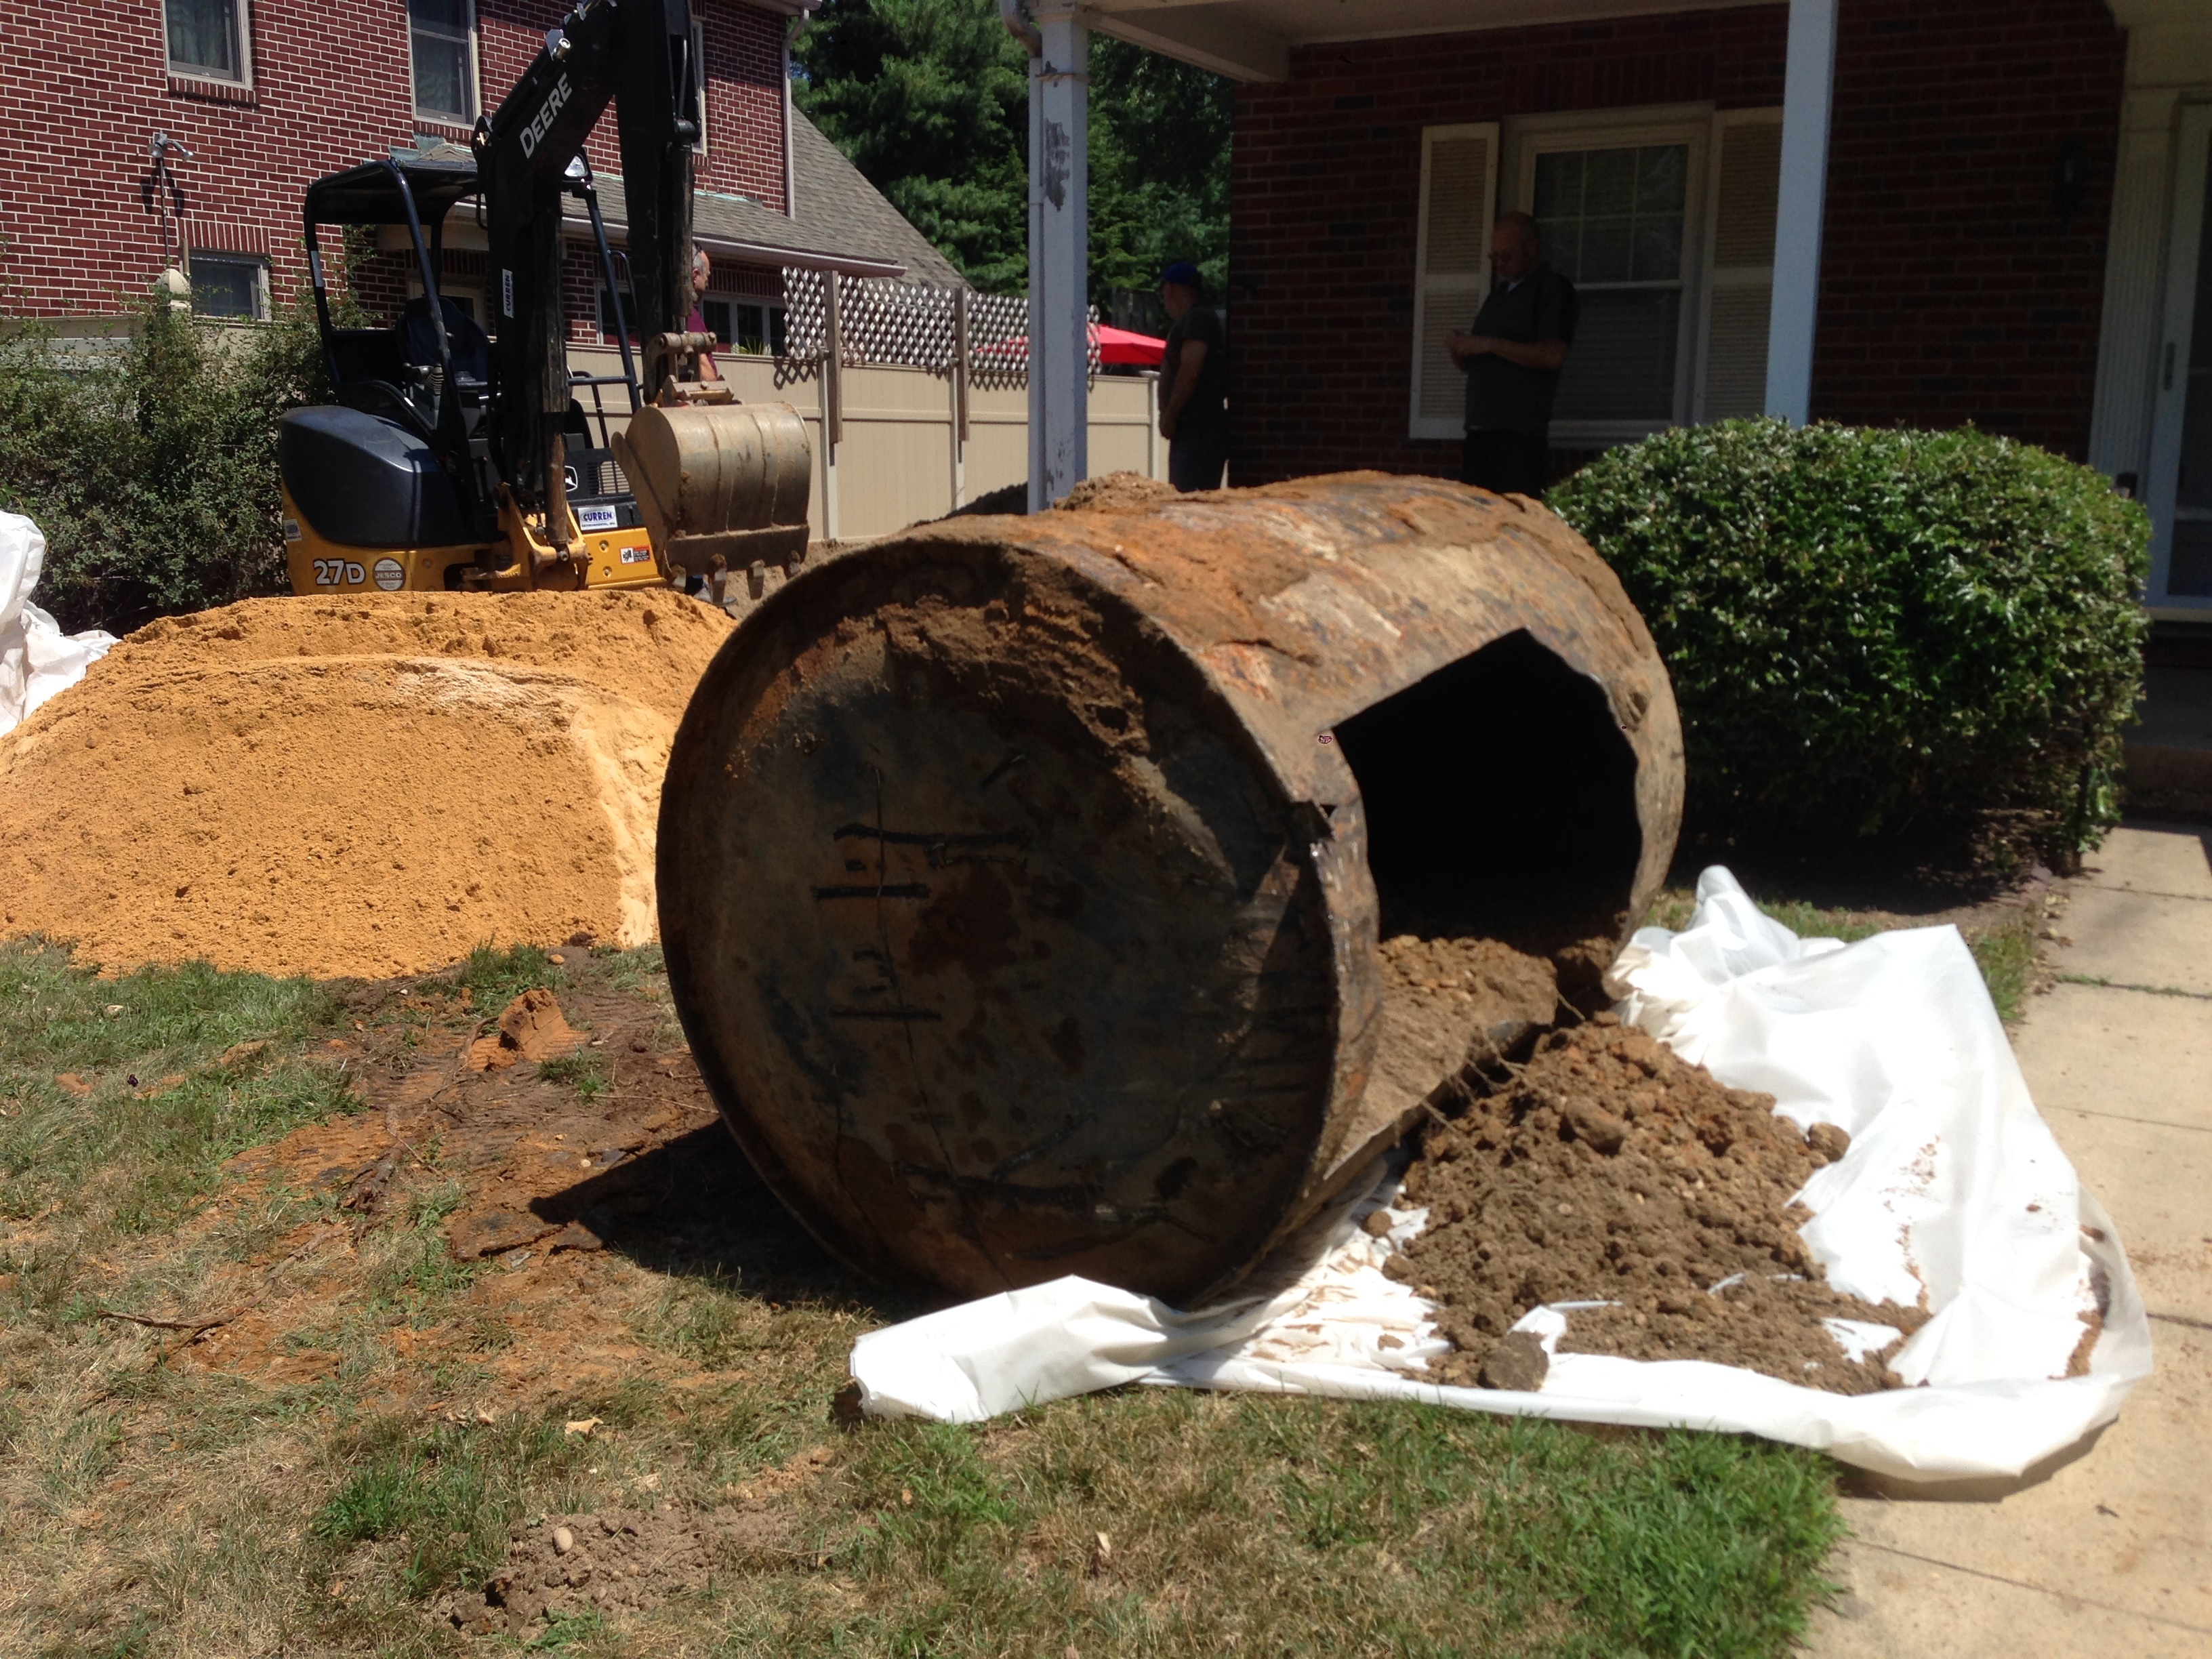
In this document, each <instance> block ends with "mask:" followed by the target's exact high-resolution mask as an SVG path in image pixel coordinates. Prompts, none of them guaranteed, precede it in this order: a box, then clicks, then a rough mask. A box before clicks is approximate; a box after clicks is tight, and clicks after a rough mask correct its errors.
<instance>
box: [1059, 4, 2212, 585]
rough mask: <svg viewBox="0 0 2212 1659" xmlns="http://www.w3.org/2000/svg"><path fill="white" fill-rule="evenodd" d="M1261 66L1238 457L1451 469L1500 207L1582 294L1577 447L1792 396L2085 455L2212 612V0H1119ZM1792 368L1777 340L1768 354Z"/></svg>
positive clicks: (1144, 41)
mask: <svg viewBox="0 0 2212 1659" xmlns="http://www.w3.org/2000/svg"><path fill="white" fill-rule="evenodd" d="M1086 10H1087V12H1088V14H1089V21H1090V22H1091V27H1095V28H1097V29H1100V30H1102V31H1105V32H1108V33H1113V34H1115V35H1119V36H1121V37H1123V38H1126V39H1128V40H1134V41H1136V42H1138V43H1139V44H1141V45H1146V46H1152V47H1153V48H1155V49H1157V50H1160V51H1164V52H1169V53H1170V54H1171V55H1174V56H1176V57H1179V58H1185V59H1186V60H1188V61H1191V62H1195V63H1200V64H1206V66H1208V67H1211V68H1212V69H1215V70H1218V71H1220V72H1223V73H1225V74H1228V75H1230V76H1233V77H1235V78H1236V79H1237V80H1238V81H1239V82H1242V84H1241V85H1240V87H1239V88H1238V91H1237V106H1236V110H1237V114H1236V129H1235V152H1234V162H1233V167H1234V172H1233V179H1232V196H1231V200H1232V208H1231V213H1232V217H1231V238H1232V240H1231V293H1230V295H1228V301H1229V307H1230V316H1231V326H1232V333H1231V361H1232V364H1233V371H1232V373H1233V392H1232V397H1233V403H1234V409H1233V412H1232V420H1233V422H1234V423H1235V436H1234V441H1235V450H1234V453H1233V457H1232V460H1231V476H1232V477H1237V478H1238V479H1240V480H1243V481H1246V482H1258V481H1260V480H1261V479H1265V478H1273V477H1287V476H1294V475H1297V474H1301V473H1310V472H1316V471H1334V470H1336V469H1340V468H1343V467H1348V466H1379V467H1387V468H1393V469H1399V470H1406V471H1426V472H1449V471H1453V470H1455V467H1456V465H1457V440H1458V436H1459V432H1460V428H1461V424H1462V403H1461V399H1462V386H1463V382H1462V379H1461V377H1460V376H1459V375H1458V374H1456V373H1455V372H1454V371H1453V369H1452V368H1451V366H1450V363H1449V358H1448V356H1446V355H1445V354H1444V353H1443V347H1442V342H1443V335H1444V333H1445V332H1447V331H1449V330H1450V329H1453V328H1463V327H1466V326H1467V325H1468V323H1469V321H1470V320H1471V319H1472V317H1473V314H1474V310H1475V308H1476V307H1478V306H1479V304H1480V300H1481V296H1482V295H1483V293H1484V292H1485V291H1486V286H1487V276H1486V253H1487V248H1486V227H1487V226H1488V224H1489V222H1490V221H1491V219H1492V217H1493V216H1494V215H1495V214H1496V213H1497V212H1498V211H1500V210H1504V209H1508V208H1522V209H1527V210H1532V211H1534V214H1535V215H1536V216H1537V218H1538V221H1539V222H1540V225H1541V228H1542V230H1543V234H1544V236H1545V239H1546V240H1547V244H1548V245H1549V248H1550V251H1551V254H1552V257H1553V260H1554V263H1555V264H1559V265H1560V266H1561V267H1562V268H1563V269H1565V270H1567V271H1568V274H1569V275H1570V276H1573V277H1575V278H1576V279H1577V283H1578V285H1579V287H1580V289H1581V292H1582V295H1583V323H1582V331H1581V333H1580V335H1579V337H1578V338H1577V343H1576V347H1575V350H1574V352H1573V354H1572V356H1571V358H1570V360H1569V364H1568V368H1567V370H1566V373H1565V378H1564V379H1563V381H1562V384H1561V387H1560V394H1559V410H1558V411H1557V416H1556V419H1555V424H1554V427H1553V445H1554V448H1555V452H1559V453H1555V461H1556V462H1557V463H1558V464H1559V465H1562V466H1564V465H1571V463H1572V460H1573V459H1574V456H1575V453H1576V452H1588V451H1589V450H1592V449H1595V448H1597V447H1601V446H1603V445H1605V444H1607V443H1612V442H1617V441H1622V440H1624V439H1628V438H1632V437H1634V436H1636V435H1640V434H1642V433H1645V432H1649V431H1651V430H1653V429H1655V428H1658V427H1660V426H1664V425H1668V424H1672V423H1680V422H1698V421H1705V420H1711V419H1717V418H1719V417H1722V416H1729V415H1743V414H1757V413H1759V412H1761V411H1762V410H1765V411H1770V412H1773V413H1778V414H1783V415H1786V416H1790V417H1791V418H1795V419H1800V420H1802V419H1804V418H1807V417H1808V416H1810V417H1814V418H1829V419H1834V420H1838V421H1848V422H1864V423H1871V424H1887V423H1892V422H1908V423H1911V424H1917V425H1926V426H1936V427H1942V426H1952V425H1956V424H1959V423H1960V422H1968V421H1971V422H1974V423H1976V424H1977V425H1979V426H1982V427H1984V428H1989V429H1990V430H1993V431H1996V432H2000V433H2006V434H2010V435H2015V436H2018V437H2021V438H2024V439H2027V440H2029V441H2033V442H2035V443H2039V444H2043V445H2046V446H2048V447H2051V448H2052V449H2055V450H2057V451H2059V452H2061V453H2065V454H2069V455H2071V456H2075V457H2076V458H2080V459H2087V460H2088V461H2090V462H2091V463H2093V465H2097V466H2099V467H2100V468H2102V469H2103V470H2105V471H2107V472H2109V473H2111V474H2112V475H2113V476H2114V477H2115V478H2116V480H2118V481H2119V482H2120V483H2123V484H2124V485H2126V486H2127V487H2129V488H2130V489H2134V490H2135V491H2136V493H2137V494H2139V495H2142V497H2143V498H2144V499H2145V501H2146V502H2147V504H2148V506H2149V507H2150V508H2151V511H2152V514H2153V518H2154V521H2155V523H2156V525H2157V530H2158V542H2157V550H2156V559H2157V563H2156V568H2155V569H2154V576H2153V583H2152V588H2151V592H2150V595H2149V597H2150V600H2151V604H2152V606H2153V609H2154V614H2159V615H2164V616H2171V617H2175V618H2177V619H2179V618H2182V617H2196V618H2197V619H2199V620H2202V621H2212V249H2208V247H2207V243H2206V232H2207V230H2208V229H2212V214H2208V212H2207V210H2206V192H2207V184H2208V167H2207V161H2208V155H2212V3H2207V0H1942V3H1940V4H1929V3H1927V0H1788V3H1739V0H1725V3H1706V4H1702V5H1699V4H1689V3H1680V0H1370V3H1366V4H1363V5H1357V6H1347V5H1345V4H1343V3H1340V0H1210V3H1207V0H1200V3H1186V4H1179V5H1175V6H1170V7H1161V6H1158V5H1156V4H1152V3H1146V0H1096V3H1094V4H1092V5H1091V6H1089V7H1088V8H1086ZM1777 354H1778V355H1777Z"/></svg>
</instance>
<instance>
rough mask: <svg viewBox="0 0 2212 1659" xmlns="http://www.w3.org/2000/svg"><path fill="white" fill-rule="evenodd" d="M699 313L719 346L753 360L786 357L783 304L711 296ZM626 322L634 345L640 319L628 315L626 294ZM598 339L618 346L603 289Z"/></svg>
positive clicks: (610, 306)
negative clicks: (784, 350) (784, 352)
mask: <svg viewBox="0 0 2212 1659" xmlns="http://www.w3.org/2000/svg"><path fill="white" fill-rule="evenodd" d="M699 311H700V314H701V315H702V317H704V318H705V319H706V323H707V332H708V333H709V334H711V335H713V336H714V343H715V344H716V345H718V346H721V347H725V348H726V349H729V350H731V351H735V352H738V353H741V354H743V355H744V356H752V357H761V356H769V357H780V356H782V355H783V349H784V316H783V301H781V300H764V299H762V300H756V299H747V298H744V297H741V296H738V295H727V294H710V295H707V297H706V298H705V299H703V300H702V301H700V302H699ZM623 321H624V322H625V323H627V324H628V325H629V337H630V339H631V341H632V342H633V343H635V341H636V339H637V319H636V318H635V317H633V316H631V315H630V314H629V296H628V295H624V296H623ZM599 338H600V340H601V341H602V342H603V343H605V344H608V345H612V344H613V343H615V302H614V295H612V294H611V292H609V291H608V290H607V289H605V288H604V287H603V288H601V289H599Z"/></svg>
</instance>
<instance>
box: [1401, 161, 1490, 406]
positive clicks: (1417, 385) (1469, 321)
mask: <svg viewBox="0 0 2212 1659" xmlns="http://www.w3.org/2000/svg"><path fill="white" fill-rule="evenodd" d="M1497 216H1498V124H1497V123H1496V122H1495V121H1485V122H1476V123H1472V124H1469V125H1462V126H1449V127H1430V128H1428V129H1427V130H1425V131H1424V132H1423V133H1422V134H1421V222H1420V236H1419V243H1418V245H1417V252H1416V253H1415V256H1414V272H1415V277H1414V284H1413V399H1412V410H1411V417H1410V425H1409V430H1410V432H1411V435H1413V436H1414V437H1416V438H1456V437H1458V436H1459V435H1461V433H1462V431H1464V430H1465V429H1466V424H1467V376H1466V375H1465V374H1462V373H1461V372H1460V370H1459V368H1457V366H1456V365H1455V364H1454V363H1453V362H1452V360H1451V353H1450V351H1449V349H1446V347H1445V345H1444V339H1445V337H1446V336H1448V335H1449V334H1450V333H1452V332H1453V331H1455V330H1464V329H1468V328H1472V327H1473V326H1474V313H1476V312H1478V311H1480V310H1481V309H1482V302H1483V300H1484V299H1485V297H1486V296H1487V295H1488V294H1489V292H1490V227H1491V222H1492V221H1493V220H1494V219H1496V218H1497Z"/></svg>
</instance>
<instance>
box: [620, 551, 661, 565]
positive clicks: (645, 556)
mask: <svg viewBox="0 0 2212 1659" xmlns="http://www.w3.org/2000/svg"><path fill="white" fill-rule="evenodd" d="M622 553H623V563H624V564H651V563H652V562H653V550H652V549H651V548H649V547H625V548H624V549H623V550H622Z"/></svg>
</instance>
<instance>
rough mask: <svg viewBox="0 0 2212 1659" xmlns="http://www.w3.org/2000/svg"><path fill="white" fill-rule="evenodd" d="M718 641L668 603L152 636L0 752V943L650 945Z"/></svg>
mask: <svg viewBox="0 0 2212 1659" xmlns="http://www.w3.org/2000/svg"><path fill="white" fill-rule="evenodd" d="M731 627H732V624H731V623H730V621H729V619H728V617H726V616H724V615H723V614H722V613H721V612H720V611H716V610H714V609H713V608H712V607H710V606H708V605H702V604H700V603H698V602H697V601H696V600H694V599H686V598H684V596H683V595H681V594H678V593H674V592H667V591H665V590H659V589H650V590H632V591H629V592H616V593H591V594H576V593H521V594H463V593H453V594H423V593H394V594H377V595H374V596H363V597H361V598H348V599H296V598H287V599H249V600H246V601H244V602H242V603H240V604H238V605H228V606H226V607H224V608H223V609H222V610H219V611H205V612H202V613H200V614H198V615H196V616H187V617H169V618H166V619H164V620H162V621H160V622H155V623H150V624H149V625H148V626H147V627H145V628H143V629H140V630H139V631H138V632H137V633H136V634H133V635H131V637H130V638H128V639H127V640H125V641H123V642H122V643H121V644H120V645H118V646H117V647H115V649H114V650H112V651H111V652H110V653H108V654H107V656H106V658H105V659H102V660H101V661H100V662H97V663H95V664H94V665H93V667H92V671H91V672H89V673H88V674H87V675H86V677H85V679H84V681H83V683H82V684H80V685H78V686H76V687H75V688H74V689H73V690H70V692H68V693H67V694H65V695H64V696H60V697H58V698H56V699H55V700H54V701H53V702H51V703H49V704H47V705H46V708H42V709H40V711H39V713H38V714H35V715H33V717H32V718H31V719H30V720H26V721H25V722H24V723H23V724H22V725H21V726H19V727H17V728H16V730H15V732H12V733H10V734H9V736H8V737H7V738H0V933H31V932H34V931H35V932H40V933H47V934H49V935H52V936H53V937H56V938H61V939H74V940H76V942H77V944H78V945H79V946H80V947H81V949H82V951H83V952H84V954H85V956H86V957H88V959H91V960H94V961H98V962H101V963H108V964H111V965H116V966H130V965H135V964H137V963H140V962H145V961H174V960H179V959H185V958H190V957H204V958H205V959H207V960H209V961H210V962H213V963H216V965H217V966H218V967H223V968H240V969H257V970H259V971H263V972H269V973H306V974H313V975H325V976H327V975H360V976H362V977H364V978H373V977H379V976H382V975H397V974H411V973H418V972H422V971H423V970H424V969H429V968H433V967H436V966H439V965H441V964H443V963H449V962H452V961H453V960H454V959H455V958H456V957H460V956H463V955H465V954H466V952H467V951H468V950H469V949H470V947H471V946H472V945H477V944H480V943H483V942H487V941H489V942H490V943H494V944H501V945H504V944H510V943H516V942H521V941H538V942H544V941H548V940H558V939H568V938H571V937H573V936H574V935H575V934H578V933H589V934H591V935H592V936H593V937H594V938H596V939H602V940H606V941H610V942H619V943H622V944H626V945H630V944H642V943H645V942H647V941H648V940H650V939H652V938H653V934H654V926H655V924H654V914H653V827H654V819H655V816H656V814H657V813H658V811H659V796H660V781H661V775H662V773H663V772H664V770H665V768H666V764H667V757H668V746H669V743H670V741H671V738H673V736H674V734H675V729H676V723H677V721H678V719H680V718H681V716H682V714H683V711H684V704H685V703H686V702H688V701H689V699H690V695H691V691H692V689H693V687H694V686H696V684H698V680H699V676H700V675H701V673H702V672H703V671H705V669H706V666H707V664H708V661H709V660H710V659H712V657H713V656H714V653H715V651H716V650H717V649H719V648H720V646H721V643H722V641H724V640H725V639H726V638H727V637H728V635H729V632H730V629H731Z"/></svg>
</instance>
